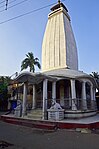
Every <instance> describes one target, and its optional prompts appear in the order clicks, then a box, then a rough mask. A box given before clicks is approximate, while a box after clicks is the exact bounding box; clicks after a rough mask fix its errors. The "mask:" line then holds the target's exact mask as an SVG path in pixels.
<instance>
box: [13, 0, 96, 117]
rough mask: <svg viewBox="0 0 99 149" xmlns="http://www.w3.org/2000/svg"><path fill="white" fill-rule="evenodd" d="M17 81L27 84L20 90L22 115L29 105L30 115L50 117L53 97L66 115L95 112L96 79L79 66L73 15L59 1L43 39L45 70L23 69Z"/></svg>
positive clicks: (43, 68)
mask: <svg viewBox="0 0 99 149" xmlns="http://www.w3.org/2000/svg"><path fill="white" fill-rule="evenodd" d="M15 82H16V83H18V84H24V85H23V96H21V95H20V91H19V92H18V98H22V100H23V109H22V115H23V116H24V115H25V114H26V113H27V112H26V111H27V107H28V108H30V109H32V112H31V113H30V114H27V115H28V116H29V117H33V116H34V115H35V116H37V117H39V118H43V119H47V117H46V115H47V109H49V108H50V106H51V101H52V99H53V100H55V101H56V102H57V103H59V104H60V105H61V107H62V108H63V109H64V118H68V117H69V118H77V117H86V116H92V115H94V114H96V110H97V109H96V101H95V90H96V82H95V80H94V79H93V78H92V77H91V76H90V75H88V74H86V73H84V72H82V71H79V70H78V54H77V47H76V42H75V38H74V34H73V31H72V27H71V20H70V16H69V14H68V10H67V8H66V7H65V5H64V4H63V3H61V2H60V1H58V3H57V4H56V5H55V6H53V7H52V8H51V13H50V14H49V15H48V22H47V26H46V29H45V34H44V38H43V43H42V72H41V73H30V72H24V73H21V74H20V75H19V76H18V77H17V78H16V79H15ZM20 86H21V85H20ZM27 88H28V89H27ZM19 90H20V89H19ZM26 105H28V106H26ZM37 111H38V112H37Z"/></svg>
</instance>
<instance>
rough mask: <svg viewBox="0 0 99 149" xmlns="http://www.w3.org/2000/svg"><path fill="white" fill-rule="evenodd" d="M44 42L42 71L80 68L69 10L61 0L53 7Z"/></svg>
mask: <svg viewBox="0 0 99 149" xmlns="http://www.w3.org/2000/svg"><path fill="white" fill-rule="evenodd" d="M51 11H52V12H51V13H50V14H49V15H48V22H47V26H46V30H45V34H44V38H43V44H42V72H44V71H49V70H54V69H60V68H70V69H73V70H78V55H77V47H76V42H75V38H74V34H73V31H72V27H71V21H70V16H69V15H68V10H67V8H66V7H65V6H64V4H63V3H61V2H60V1H59V2H58V4H56V5H55V6H53V7H52V8H51Z"/></svg>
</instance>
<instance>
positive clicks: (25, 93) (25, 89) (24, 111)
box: [22, 83, 27, 116]
mask: <svg viewBox="0 0 99 149" xmlns="http://www.w3.org/2000/svg"><path fill="white" fill-rule="evenodd" d="M26 100H27V83H24V87H23V104H22V116H24V115H26Z"/></svg>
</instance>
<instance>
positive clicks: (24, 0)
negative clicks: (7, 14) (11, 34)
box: [0, 0, 28, 13]
mask: <svg viewBox="0 0 99 149" xmlns="http://www.w3.org/2000/svg"><path fill="white" fill-rule="evenodd" d="M14 1H16V0H14ZM14 1H13V2H14ZM26 1H28V0H23V1H21V2H19V3H16V4H14V5H12V6H9V7H8V8H7V10H8V9H10V8H12V7H15V6H17V5H20V4H22V3H24V2H26ZM9 4H11V2H9ZM4 6H5V5H4ZM3 11H5V9H3V10H0V13H1V12H3Z"/></svg>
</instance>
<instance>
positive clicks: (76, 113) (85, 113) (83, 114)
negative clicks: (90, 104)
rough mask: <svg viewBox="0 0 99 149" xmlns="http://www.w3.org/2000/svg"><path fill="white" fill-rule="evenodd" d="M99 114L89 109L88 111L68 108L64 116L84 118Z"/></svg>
mask: <svg viewBox="0 0 99 149" xmlns="http://www.w3.org/2000/svg"><path fill="white" fill-rule="evenodd" d="M96 114H97V111H92V110H87V111H80V110H77V111H70V110H68V111H67V110H66V111H65V114H64V118H66V119H67V118H70V119H77V118H84V117H89V116H94V115H96Z"/></svg>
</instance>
